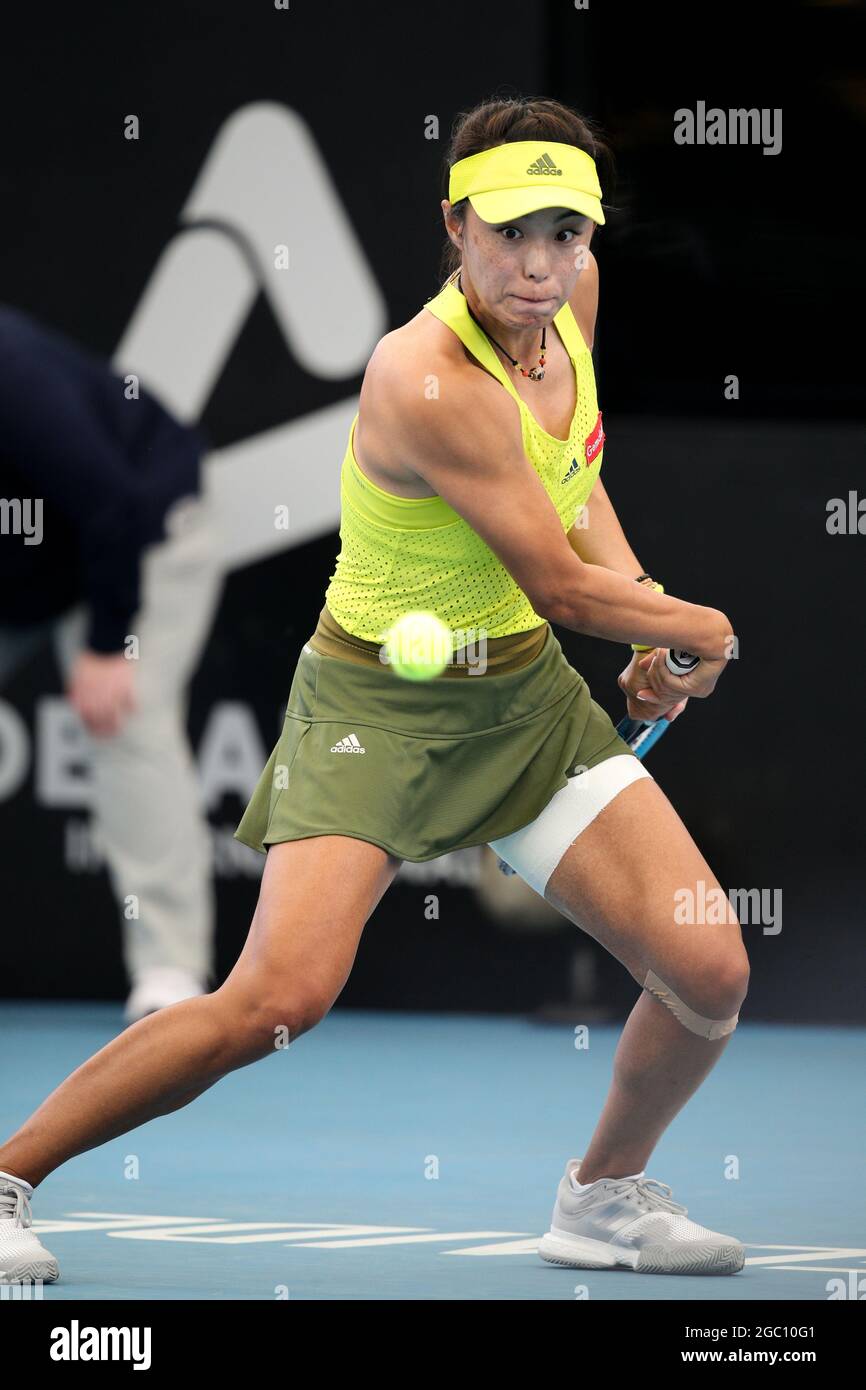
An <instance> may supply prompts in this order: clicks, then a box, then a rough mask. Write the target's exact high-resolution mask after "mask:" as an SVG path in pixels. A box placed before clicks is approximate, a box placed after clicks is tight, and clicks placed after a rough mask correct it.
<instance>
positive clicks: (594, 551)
mask: <svg viewBox="0 0 866 1390" xmlns="http://www.w3.org/2000/svg"><path fill="white" fill-rule="evenodd" d="M569 304H570V305H571V310H572V313H573V314H574V317H575V319H576V320H577V324H578V327H579V328H580V331H581V334H582V335H583V340H584V342H585V343H586V345H587V347H588V348H589V350H590V352H591V351H592V345H593V342H594V340H595V321H596V318H597V316H598V262H597V261H596V259H595V257H594V256H593V254H592V252H591V251H590V250H589V249H588V247H587V262H586V265H585V267H584V269H583V270H582V271H581V273H580V275H579V276H578V279H577V284H576V285H575V287H574V291H573V293H572V296H571V298H570V300H569ZM580 522H581V524H580V526H578V523H577V521H575V523H574V525H573V526H572V527H571V530H570V531H568V532H567V540H568V543H569V545H570V546H571V548H572V550H573V551H574V552H575V554H576V555H578V556H579V558H580V559H581V560H583V562H584V564H587V565H603V566H604V568H605V569H609V570H616V571H617V572H618V573H619V574H627V575H630V576H631V577H632V578H633V579H636V578H637V576H638V575H639V574H643V573H644V569H643V566H642V565H641V563H640V561H639V560H638V558H637V556H636V555H635V553H634V551H633V550H632V548H631V546H630V545H629V543H628V540H627V539H626V535H625V532H624V531H623V529H622V526H621V524H620V520H619V517H618V516H617V514H616V512H615V510H614V506H613V503H612V502H611V500H610V498H609V497H608V495H607V490H606V489H605V486H604V484H603V483H602V481H601V478H596V480H595V484H594V485H593V489H592V492H591V493H590V495H589V497H588V499H587V501H586V502H585V503H584V506H583V509H582V511H581V515H580ZM655 656H656V653H655V651H652V652H634V653H633V654H632V657H631V660H630V661H629V663H628V665H627V666H626V668H625V670H624V671H622V672H621V674H620V675H619V677H618V680H617V684H618V685H619V687H620V689H621V690H622V692H623V694H624V695H625V696H626V700H627V707H628V711H629V714H630V715H631V716H632V717H633V718H637V719H640V718H647V719H653V718H658V717H660V716H665V717H666V718H668V719H671V718H676V717H677V715H679V714H681V713H682V711H683V709H684V708H685V704H686V702H685V700H682V701H680V702H678V703H677V704H676V705H674V706H673V707H671V706H670V705H669V704H667V705H664V704H661V703H655V702H654V701H653V700H651V699H650V698H648V697H651V696H652V695H653V691H652V690H651V689H649V688H648V679H647V673H646V672H647V667H648V666H649V664H650V662H651V661H653V660H655ZM640 663H643V665H641V664H640ZM638 692H640V693H641V694H642V695H643V697H644V699H643V700H642V701H641V702H640V704H641V705H643V708H640V705H639V704H638V702H637V699H636V697H637V695H638Z"/></svg>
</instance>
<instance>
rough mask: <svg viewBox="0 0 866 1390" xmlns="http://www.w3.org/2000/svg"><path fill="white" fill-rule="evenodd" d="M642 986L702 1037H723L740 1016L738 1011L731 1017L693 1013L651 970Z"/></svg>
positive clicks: (684, 1025) (681, 1021) (686, 1026)
mask: <svg viewBox="0 0 866 1390" xmlns="http://www.w3.org/2000/svg"><path fill="white" fill-rule="evenodd" d="M643 987H644V989H645V990H648V991H649V993H650V994H652V995H654V996H655V998H656V999H658V1000H660V1001H661V1003H662V1004H665V1005H666V1006H667V1008H669V1009H670V1011H671V1013H672V1014H673V1015H674V1017H675V1018H678V1019H679V1021H680V1023H681V1024H682V1025H683V1027H684V1028H688V1029H689V1031H690V1032H692V1033H697V1034H698V1035H699V1036H700V1037H702V1038H724V1037H725V1036H726V1035H727V1034H728V1033H733V1031H734V1029H735V1028H736V1026H737V1020H738V1018H739V1017H740V1015H739V1014H738V1013H737V1014H734V1017H733V1018H702V1017H701V1015H700V1014H696V1013H694V1012H693V1011H692V1010H691V1009H690V1008H689V1006H688V1004H684V1003H683V1001H682V999H678V998H677V996H676V995H675V994H674V992H673V990H672V989H669V988H668V986H667V985H666V984H665V982H664V980H660V979H659V977H658V975H654V974H653V972H652V971H651V970H648V971H647V977H646V979H645V980H644V982H643Z"/></svg>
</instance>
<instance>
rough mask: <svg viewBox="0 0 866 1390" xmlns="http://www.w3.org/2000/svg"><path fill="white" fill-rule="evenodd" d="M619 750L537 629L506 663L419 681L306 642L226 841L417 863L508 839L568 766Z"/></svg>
mask: <svg viewBox="0 0 866 1390" xmlns="http://www.w3.org/2000/svg"><path fill="white" fill-rule="evenodd" d="M621 753H626V754H629V755H630V756H631V757H634V754H633V753H632V752H631V750H630V748H629V747H628V744H626V743H624V742H623V740H622V739H621V738H620V737H619V735H618V734H617V732H616V730H615V728H614V726H613V723H612V722H611V720H610V718H609V717H608V715H607V714H605V712H604V710H603V709H602V708H601V706H600V705H597V704H596V702H595V701H594V700H593V699H592V698H591V697H590V692H589V687H588V686H587V684H586V682H585V681H584V679H583V678H582V676H580V675H579V674H578V673H577V671H575V670H574V668H573V667H572V666H570V665H569V663H568V662H567V660H566V658H565V656H564V654H563V651H562V647H561V646H560V644H559V642H558V641H557V639H556V636H555V635H554V633H553V631H552V629H551V628H550V627H548V630H547V635H546V638H545V639H544V642H543V645H542V647H541V650H540V652H539V654H538V655H537V656H536V657H534V659H533V660H532V661H530V662H529V664H528V665H525V666H523V667H522V668H521V669H519V670H516V671H514V670H512V671H508V672H502V673H496V672H491V671H487V672H485V673H484V674H483V675H482V676H478V677H473V676H467V677H464V678H462V679H452V680H448V679H444V678H442V677H440V678H437V679H435V680H431V681H424V682H413V681H405V680H402V679H400V677H398V676H395V675H394V673H393V672H392V671H391V670H390V669H389V668H388V667H387V666H379V667H378V668H374V667H372V666H368V665H356V664H354V663H353V662H351V661H347V660H344V659H341V658H339V657H334V656H326V655H323V654H322V653H321V652H317V651H315V650H313V649H312V648H311V647H310V646H309V645H308V644H305V645H304V647H303V649H302V651H301V653H300V656H299V659H298V664H297V667H296V668H295V674H294V679H293V681H292V687H291V691H290V693H289V700H288V707H287V710H286V718H285V723H284V725H283V730H282V733H281V734H280V737H279V740H278V741H277V744H276V746H275V748H274V750H273V752H272V753H271V756H270V758H269V760H268V763H267V765H266V767H265V769H264V771H263V772H262V775H261V777H260V778H259V781H258V783H257V785H256V787H255V790H254V791H253V795H252V797H251V798H250V801H249V804H248V806H247V808H246V811H245V812H244V814H243V817H242V819H241V822H240V824H239V825H238V828H237V830H236V831H235V839H237V840H240V841H242V842H243V843H244V844H246V845H250V846H252V848H253V849H257V850H261V851H262V852H266V850H267V848H268V846H269V845H273V844H278V843H281V842H282V841H284V840H303V839H307V838H309V837H310V836H312V835H350V836H353V837H354V838H356V839H360V840H367V841H369V842H370V843H371V844H374V845H379V847H380V848H381V849H383V850H387V851H388V853H389V854H394V855H396V856H397V857H398V858H400V859H409V860H412V861H413V862H415V863H420V862H422V861H423V860H427V859H435V858H436V857H437V856H438V855H440V854H447V853H448V852H449V851H450V850H455V849H464V848H466V847H467V846H469V845H479V844H487V843H488V842H489V841H490V840H496V839H499V838H501V837H502V836H504V835H510V834H511V833H512V832H513V831H515V830H519V829H520V828H521V827H522V826H524V825H528V824H529V822H530V821H533V820H534V819H535V817H536V816H537V815H539V814H540V812H541V811H543V810H544V807H545V806H546V805H547V803H548V801H549V800H550V798H551V797H552V796H553V794H554V792H557V791H559V789H560V788H561V787H564V786H565V785H566V781H567V779H568V777H569V776H570V775H573V773H574V772H575V770H576V769H577V768H578V767H583V768H587V769H588V768H591V767H595V765H596V764H597V763H600V762H603V761H604V760H605V759H606V758H612V757H615V756H616V755H618V754H621Z"/></svg>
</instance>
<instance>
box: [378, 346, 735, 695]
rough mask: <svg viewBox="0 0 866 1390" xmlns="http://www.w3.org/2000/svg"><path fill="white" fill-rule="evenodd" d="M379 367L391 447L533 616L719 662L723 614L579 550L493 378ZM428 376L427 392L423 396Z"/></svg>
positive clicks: (452, 369) (726, 628) (436, 367)
mask: <svg viewBox="0 0 866 1390" xmlns="http://www.w3.org/2000/svg"><path fill="white" fill-rule="evenodd" d="M384 371H385V374H386V375H387V381H383V380H381V379H380V385H381V386H383V387H384V389H383V390H381V391H378V392H377V415H379V412H380V411H382V412H383V414H382V415H380V416H379V421H378V422H377V423H380V424H382V425H383V426H384V427H385V429H386V430H387V432H388V438H389V439H390V440H391V441H392V443H393V448H394V453H395V454H397V455H398V456H399V458H400V460H401V462H402V463H405V464H406V465H407V466H408V467H409V468H411V469H412V470H413V471H414V472H416V473H417V474H418V476H419V477H421V478H423V479H424V481H425V482H426V483H427V484H428V485H429V486H430V487H431V488H433V489H434V490H435V491H436V492H437V493H438V494H439V495H440V496H441V497H444V498H445V501H446V502H448V503H449V505H450V506H451V507H453V508H454V510H455V511H456V512H458V513H459V515H460V516H462V517H463V518H464V519H465V520H466V521H467V522H468V523H469V525H470V526H471V527H472V528H473V530H474V531H476V532H477V533H478V535H479V536H481V538H482V539H483V540H484V541H485V542H486V544H487V545H488V546H489V547H490V549H491V550H492V551H493V553H494V554H495V555H496V556H497V558H498V559H499V560H500V561H501V562H502V564H503V565H504V566H505V568H506V569H507V570H508V572H509V573H510V574H511V576H512V577H513V579H514V580H515V581H516V582H517V583H518V584H519V585H520V588H521V589H522V590H523V592H524V593H525V594H526V596H527V598H528V599H529V601H530V603H531V604H532V606H533V608H534V609H535V611H536V613H538V614H539V616H541V617H543V618H547V619H548V620H549V621H550V622H555V623H561V624H562V625H563V626H564V627H567V628H571V629H572V630H573V631H575V632H583V633H586V634H588V635H589V636H592V637H602V638H606V639H608V640H609V641H612V642H640V643H643V644H645V645H647V646H653V647H676V648H681V649H683V650H686V651H689V652H692V653H694V655H695V656H699V657H701V658H702V659H704V660H705V661H707V662H712V661H718V660H721V659H722V658H724V656H725V655H726V641H727V639H728V638H729V636H730V634H731V625H730V623H729V621H728V619H727V618H726V616H725V614H724V613H722V612H720V611H719V610H718V609H715V608H707V607H703V606H702V605H700V604H695V603H688V602H686V601H685V600H683V599H678V598H674V597H673V595H671V594H659V593H657V592H656V591H655V590H653V589H649V588H648V587H647V586H646V585H643V584H635V582H634V580H633V579H630V578H628V577H627V576H626V575H624V574H617V573H615V572H614V571H613V570H609V569H606V568H604V567H602V566H600V565H589V564H585V563H584V562H583V561H582V560H581V559H580V557H579V556H578V555H577V554H576V553H575V551H574V550H573V549H572V547H571V546H570V545H569V542H568V540H567V538H566V533H565V531H564V530H563V528H562V523H561V521H560V519H559V516H558V514H557V511H556V508H555V507H554V505H553V503H552V501H551V500H550V498H549V496H548V495H547V492H546V491H545V489H544V485H543V484H542V482H541V479H540V478H539V477H538V475H537V473H536V472H535V470H534V468H533V467H532V464H531V463H530V462H529V460H528V459H527V457H526V454H525V453H524V450H523V443H522V437H521V428H520V415H519V412H518V409H517V406H516V404H515V402H514V401H513V400H512V399H511V397H510V396H508V395H507V394H506V393H505V392H504V391H503V389H502V386H501V385H500V383H499V382H497V381H495V380H494V379H493V378H492V377H490V376H488V375H486V374H485V373H483V372H479V371H477V370H470V369H468V368H463V367H462V364H461V365H457V364H455V363H454V362H453V361H452V360H450V359H443V360H442V361H435V362H432V361H430V360H429V356H428V357H425V361H424V364H423V366H422V364H421V363H420V362H419V363H418V368H417V370H412V368H411V364H408V363H407V362H406V361H405V359H404V360H403V361H402V362H401V363H396V362H395V363H394V364H393V365H390V364H389V365H388V366H387V367H386V368H384ZM431 372H432V373H434V374H435V376H436V377H437V378H438V395H437V396H436V398H435V399H428V397H427V395H425V391H424V383H425V381H429V379H430V374H431ZM377 433H378V430H377ZM695 693H696V694H697V693H698V692H697V690H696V691H695ZM707 693H708V692H707Z"/></svg>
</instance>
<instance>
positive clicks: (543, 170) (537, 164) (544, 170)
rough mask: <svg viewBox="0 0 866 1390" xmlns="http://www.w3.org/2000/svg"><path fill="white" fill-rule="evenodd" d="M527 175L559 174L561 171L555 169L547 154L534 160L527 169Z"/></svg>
mask: <svg viewBox="0 0 866 1390" xmlns="http://www.w3.org/2000/svg"><path fill="white" fill-rule="evenodd" d="M526 172H527V174H561V173H562V170H561V169H557V167H556V165H555V164H554V162H553V160H552V159H551V157H550V155H549V154H542V155H539V157H538V159H534V160H533V161H532V163H531V164H530V166H529V168H528V169H527V171H526Z"/></svg>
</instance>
